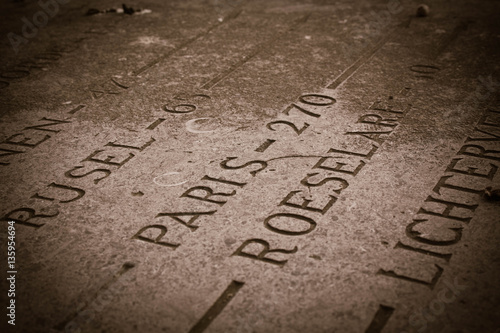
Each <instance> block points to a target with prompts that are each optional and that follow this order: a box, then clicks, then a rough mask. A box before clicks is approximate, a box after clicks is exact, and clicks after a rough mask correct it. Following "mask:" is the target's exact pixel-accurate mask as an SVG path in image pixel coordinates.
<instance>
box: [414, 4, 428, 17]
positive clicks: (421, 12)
mask: <svg viewBox="0 0 500 333" xmlns="http://www.w3.org/2000/svg"><path fill="white" fill-rule="evenodd" d="M429 10H430V9H429V6H427V5H424V4H422V5H418V8H417V17H426V16H428V15H429Z"/></svg>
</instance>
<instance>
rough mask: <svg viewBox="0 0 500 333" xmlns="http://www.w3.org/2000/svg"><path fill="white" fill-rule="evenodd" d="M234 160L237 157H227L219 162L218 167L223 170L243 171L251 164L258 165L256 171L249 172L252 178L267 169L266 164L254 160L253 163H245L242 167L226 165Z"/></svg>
mask: <svg viewBox="0 0 500 333" xmlns="http://www.w3.org/2000/svg"><path fill="white" fill-rule="evenodd" d="M234 159H237V157H228V158H226V159H225V160H224V161H222V162H220V166H221V167H222V168H223V169H230V170H236V169H243V168H246V167H248V166H250V165H252V164H258V165H260V168H259V169H257V170H253V171H251V172H250V174H251V175H252V176H254V177H255V175H256V174H257V173H259V172H261V171H262V170H264V169H265V168H267V162H266V161H260V160H254V161H250V162H247V163H245V164H243V165H239V166H230V165H227V163H228V162H229V161H232V160H234Z"/></svg>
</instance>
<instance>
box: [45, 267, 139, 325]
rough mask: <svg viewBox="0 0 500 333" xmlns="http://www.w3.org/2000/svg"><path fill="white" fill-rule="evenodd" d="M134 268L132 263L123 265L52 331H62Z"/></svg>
mask: <svg viewBox="0 0 500 333" xmlns="http://www.w3.org/2000/svg"><path fill="white" fill-rule="evenodd" d="M134 267H135V265H134V264H132V263H128V262H126V263H124V264H123V265H122V267H121V268H120V270H119V271H118V272H116V273H115V274H114V275H113V276H112V277H111V279H109V280H108V281H107V282H106V283H105V284H103V285H102V286H101V288H99V290H97V291H96V293H95V294H94V295H92V297H91V298H89V299H88V300H87V301H86V302H85V304H84V305H83V306H82V307H81V308H79V309H78V310H77V311H75V312H73V313H71V314H70V315H69V316H68V317H66V319H64V320H63V321H62V322H60V323H59V324H57V325H56V326H54V329H56V330H59V331H60V330H62V329H64V328H65V327H66V325H67V324H68V323H69V322H71V321H72V320H73V319H75V318H76V317H77V316H78V314H79V313H81V312H82V311H83V310H85V309H86V308H87V307H88V306H89V305H90V304H91V303H92V302H93V301H94V300H95V299H96V298H97V296H99V294H100V293H102V292H103V291H105V290H106V289H108V288H109V286H111V285H112V284H113V283H115V282H116V280H118V279H119V278H120V276H122V275H123V274H125V273H126V272H127V271H129V270H130V269H132V268H134Z"/></svg>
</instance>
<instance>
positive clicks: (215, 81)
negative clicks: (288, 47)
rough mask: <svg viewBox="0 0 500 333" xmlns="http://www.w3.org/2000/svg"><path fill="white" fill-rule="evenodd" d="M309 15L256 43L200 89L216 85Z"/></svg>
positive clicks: (303, 21)
mask: <svg viewBox="0 0 500 333" xmlns="http://www.w3.org/2000/svg"><path fill="white" fill-rule="evenodd" d="M309 16H311V13H309V14H306V15H304V16H302V17H301V18H299V19H298V20H296V21H295V22H294V23H293V24H292V26H291V27H290V28H288V29H287V30H285V31H283V32H282V33H280V34H278V35H276V36H275V37H274V38H272V39H271V40H269V41H267V42H264V43H261V44H259V45H257V46H256V47H255V48H254V49H253V50H252V52H250V54H247V55H246V56H244V57H243V58H242V59H241V60H240V61H238V62H236V63H234V64H233V65H231V66H230V67H229V68H228V69H226V70H225V71H223V72H222V73H219V74H218V75H217V76H216V77H214V78H213V79H211V80H210V81H208V82H207V83H205V84H204V85H202V86H201V88H202V89H211V88H213V87H214V86H215V85H217V84H218V83H219V82H220V81H222V80H224V79H225V78H226V77H228V76H229V75H231V73H233V72H234V71H235V70H237V69H238V68H239V67H241V66H243V65H244V64H245V63H247V62H248V61H249V60H251V59H252V58H253V57H255V56H256V55H257V54H259V53H260V52H262V51H264V50H265V49H267V48H268V47H269V45H271V44H273V43H274V42H275V41H276V40H278V39H279V38H281V37H283V35H285V34H287V33H288V32H290V31H293V30H295V29H296V28H297V27H298V26H300V25H301V24H304V23H306V22H307V20H308V19H309Z"/></svg>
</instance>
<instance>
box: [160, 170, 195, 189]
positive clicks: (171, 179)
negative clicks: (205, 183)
mask: <svg viewBox="0 0 500 333" xmlns="http://www.w3.org/2000/svg"><path fill="white" fill-rule="evenodd" d="M179 175H181V173H180V172H175V171H174V172H167V173H164V174H163V175H161V176H158V177H155V178H154V179H153V183H155V184H156V185H158V186H179V185H182V184H185V183H187V180H182V179H183V178H182V176H179Z"/></svg>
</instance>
